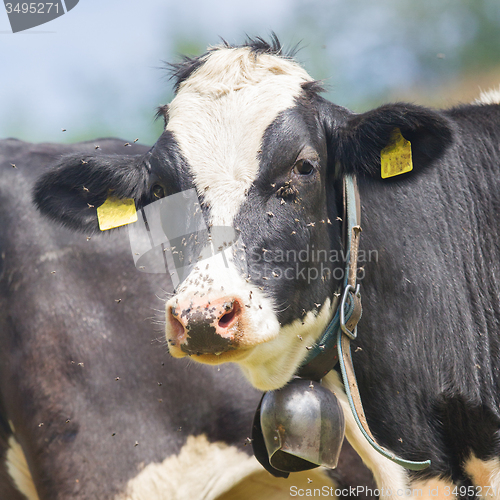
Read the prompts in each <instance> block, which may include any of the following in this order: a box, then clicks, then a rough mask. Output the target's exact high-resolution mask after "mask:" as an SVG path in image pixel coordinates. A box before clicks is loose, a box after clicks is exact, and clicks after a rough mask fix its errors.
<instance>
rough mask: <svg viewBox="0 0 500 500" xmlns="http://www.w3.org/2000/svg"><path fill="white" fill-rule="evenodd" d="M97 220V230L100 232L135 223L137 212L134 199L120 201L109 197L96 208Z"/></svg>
mask: <svg viewBox="0 0 500 500" xmlns="http://www.w3.org/2000/svg"><path fill="white" fill-rule="evenodd" d="M97 219H98V220H99V229H100V230H101V231H106V230H107V229H113V228H114V227H119V226H124V225H125V224H131V223H132V222H136V221H137V212H136V210H135V201H134V199H133V198H123V199H120V198H116V197H115V196H110V197H109V198H108V199H107V200H106V201H105V202H104V203H103V204H102V205H101V206H100V207H98V208H97Z"/></svg>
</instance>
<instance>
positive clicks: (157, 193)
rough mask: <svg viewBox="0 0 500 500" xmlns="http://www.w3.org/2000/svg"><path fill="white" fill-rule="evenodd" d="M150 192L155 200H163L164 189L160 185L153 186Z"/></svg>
mask: <svg viewBox="0 0 500 500" xmlns="http://www.w3.org/2000/svg"><path fill="white" fill-rule="evenodd" d="M151 191H152V192H153V195H154V197H155V198H165V189H164V188H163V186H162V185H161V184H154V185H153V187H152V189H151Z"/></svg>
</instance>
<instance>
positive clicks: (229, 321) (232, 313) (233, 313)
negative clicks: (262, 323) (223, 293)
mask: <svg viewBox="0 0 500 500" xmlns="http://www.w3.org/2000/svg"><path fill="white" fill-rule="evenodd" d="M229 307H231V309H230V310H228V309H229ZM229 307H226V306H225V310H226V311H227V312H226V314H224V315H223V316H222V317H221V318H220V319H219V327H220V328H224V329H227V328H229V327H230V326H232V325H233V324H234V323H235V322H236V320H237V317H238V315H239V313H240V310H241V308H240V305H239V303H238V302H237V301H236V300H235V301H233V302H232V303H231V305H230V306H229Z"/></svg>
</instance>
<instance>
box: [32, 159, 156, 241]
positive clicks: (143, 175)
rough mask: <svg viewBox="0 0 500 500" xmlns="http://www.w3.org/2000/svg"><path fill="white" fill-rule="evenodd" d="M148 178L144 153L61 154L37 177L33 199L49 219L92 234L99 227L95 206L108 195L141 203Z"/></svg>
mask: <svg viewBox="0 0 500 500" xmlns="http://www.w3.org/2000/svg"><path fill="white" fill-rule="evenodd" d="M149 177H150V175H149V164H148V162H147V161H146V158H145V157H144V155H137V156H126V155H99V156H97V155H85V154H73V155H68V156H63V157H62V158H61V159H60V161H59V162H58V163H57V164H56V165H54V166H53V167H52V168H51V169H50V170H49V171H48V172H46V173H45V174H43V175H42V176H41V177H40V178H39V179H38V181H37V182H36V184H35V187H34V190H33V200H34V202H35V204H36V206H37V207H38V209H39V210H40V211H41V212H42V213H43V214H44V215H46V216H47V217H49V218H51V219H52V220H55V221H56V222H59V223H61V224H63V225H64V226H66V227H69V228H70V229H74V230H77V231H85V232H90V233H92V232H96V231H98V230H99V223H98V217H97V208H98V207H100V206H101V205H102V204H103V203H104V202H106V200H107V199H108V197H109V196H112V197H113V198H117V199H121V200H123V199H128V200H130V199H133V200H134V202H135V204H142V203H143V202H144V198H145V196H147V186H148V180H149ZM129 204H130V205H133V203H132V202H131V201H129Z"/></svg>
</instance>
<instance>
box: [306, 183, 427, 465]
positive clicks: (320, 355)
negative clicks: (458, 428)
mask: <svg viewBox="0 0 500 500" xmlns="http://www.w3.org/2000/svg"><path fill="white" fill-rule="evenodd" d="M360 213H361V208H360V202H359V191H358V187H357V183H356V179H355V178H354V177H351V176H346V177H344V219H343V223H344V237H345V239H344V241H345V242H346V247H347V252H348V254H347V255H348V256H347V259H346V260H347V263H346V269H345V279H344V293H343V297H342V301H341V303H340V307H339V308H338V309H337V311H336V313H335V315H334V317H333V319H332V321H331V322H330V324H329V325H328V327H327V329H326V330H325V332H324V333H323V335H322V337H321V339H320V340H319V342H318V343H317V344H316V345H315V346H313V349H312V352H311V353H310V354H309V356H308V357H307V358H306V360H305V362H304V363H303V365H302V366H301V368H300V371H299V376H300V377H302V378H312V379H313V380H314V379H318V376H319V377H320V378H321V377H322V376H324V375H325V374H326V373H327V372H328V371H330V370H331V369H332V368H333V367H334V366H335V364H336V363H337V357H338V359H339V361H340V371H341V373H342V380H343V382H344V388H345V392H346V395H347V399H348V401H349V405H350V407H351V411H352V413H353V416H354V419H355V421H356V423H357V425H358V427H359V429H360V430H361V433H362V434H363V435H364V437H365V438H366V440H367V441H368V442H369V443H370V445H371V446H372V447H373V448H374V449H375V450H376V451H378V452H379V453H380V454H382V455H383V456H385V457H386V458H388V459H389V460H392V461H393V462H395V463H397V464H398V465H401V466H402V467H405V468H406V469H410V470H422V469H426V468H427V467H429V465H430V464H431V462H430V460H425V461H423V462H414V461H411V460H404V459H402V458H399V457H398V456H396V455H394V453H391V452H389V451H388V450H386V449H385V448H383V447H382V446H380V445H379V444H378V443H377V442H376V440H375V438H374V437H373V435H372V433H371V431H370V428H369V427H368V422H367V420H366V417H365V413H364V410H363V405H362V403H361V396H360V394H359V389H358V384H357V382H356V375H355V373H354V366H353V363H352V357H351V347H350V342H351V339H355V338H356V335H357V323H358V321H359V319H360V318H361V312H362V309H361V295H360V293H359V285H358V287H357V288H356V273H357V268H358V250H359V239H360V234H361V226H360ZM335 332H336V344H335V345H334V343H333V340H332V339H333V337H334V336H335ZM325 370H326V371H325ZM307 375H310V377H307Z"/></svg>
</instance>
